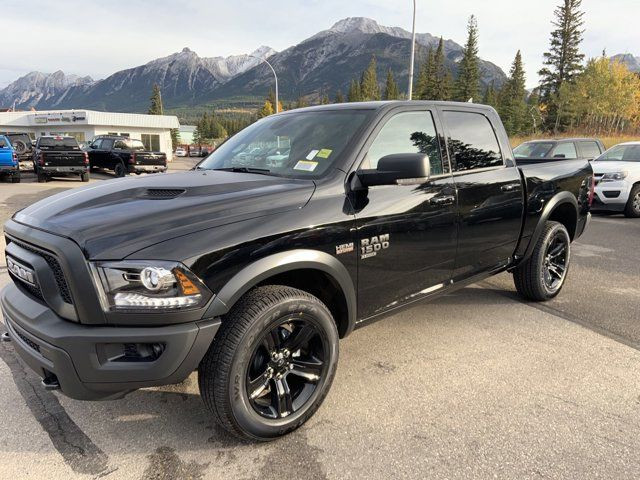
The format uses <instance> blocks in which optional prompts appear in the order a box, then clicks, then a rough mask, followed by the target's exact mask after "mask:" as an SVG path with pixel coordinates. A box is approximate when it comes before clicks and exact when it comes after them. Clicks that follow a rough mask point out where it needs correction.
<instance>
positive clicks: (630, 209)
mask: <svg viewBox="0 0 640 480" xmlns="http://www.w3.org/2000/svg"><path fill="white" fill-rule="evenodd" d="M638 194H640V185H636V186H634V187H633V188H632V189H631V193H630V194H629V201H628V202H629V204H628V205H627V207H626V211H625V213H626V214H627V216H628V217H632V218H638V217H640V210H638V209H636V208H635V206H634V204H633V202H634V200H635V198H636V196H637V195H638Z"/></svg>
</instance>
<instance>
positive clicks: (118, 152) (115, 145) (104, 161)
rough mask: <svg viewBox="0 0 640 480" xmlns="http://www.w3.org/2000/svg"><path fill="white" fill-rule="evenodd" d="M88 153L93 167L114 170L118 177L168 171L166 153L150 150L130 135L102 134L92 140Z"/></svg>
mask: <svg viewBox="0 0 640 480" xmlns="http://www.w3.org/2000/svg"><path fill="white" fill-rule="evenodd" d="M88 153H89V164H90V165H91V168H92V169H97V168H106V169H108V170H113V171H114V173H115V174H116V177H124V176H125V175H128V174H129V173H135V174H137V175H140V174H141V173H154V172H166V171H167V156H166V155H165V154H164V153H162V152H151V151H148V150H147V149H146V148H145V146H144V144H143V143H142V142H141V141H140V140H135V139H132V138H129V137H120V136H115V135H101V136H99V137H96V138H95V139H94V140H93V142H91V144H90V145H89V151H88Z"/></svg>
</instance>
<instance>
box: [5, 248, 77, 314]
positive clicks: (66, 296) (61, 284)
mask: <svg viewBox="0 0 640 480" xmlns="http://www.w3.org/2000/svg"><path fill="white" fill-rule="evenodd" d="M9 241H11V242H14V243H15V244H16V245H18V246H20V247H22V248H24V249H25V250H28V251H30V252H31V253H35V254H36V255H39V256H41V257H42V258H44V261H45V262H47V264H48V265H49V268H50V269H51V271H52V272H53V275H54V277H55V279H56V285H57V286H58V290H59V291H60V296H61V297H62V300H63V301H64V302H65V303H68V304H70V305H73V299H72V298H71V291H70V290H69V285H67V280H66V279H65V278H64V272H63V271H62V267H61V266H60V263H59V262H58V259H57V258H56V257H55V256H53V254H51V253H50V252H47V251H45V250H41V249H39V248H36V247H32V246H31V245H28V244H26V243H22V242H19V241H16V240H14V239H11V240H9V239H7V244H8V243H9ZM23 285H26V284H24V282H23ZM27 290H29V289H27ZM37 290H38V292H39V291H40V289H39V288H38V289H37ZM36 296H37V295H36ZM38 298H40V299H42V293H40V296H39V297H38Z"/></svg>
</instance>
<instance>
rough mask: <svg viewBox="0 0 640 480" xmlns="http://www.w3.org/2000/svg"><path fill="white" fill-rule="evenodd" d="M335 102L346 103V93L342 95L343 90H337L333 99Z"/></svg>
mask: <svg viewBox="0 0 640 480" xmlns="http://www.w3.org/2000/svg"><path fill="white" fill-rule="evenodd" d="M333 103H344V95H342V90H340V89H338V91H337V92H336V98H335V99H334V100H333Z"/></svg>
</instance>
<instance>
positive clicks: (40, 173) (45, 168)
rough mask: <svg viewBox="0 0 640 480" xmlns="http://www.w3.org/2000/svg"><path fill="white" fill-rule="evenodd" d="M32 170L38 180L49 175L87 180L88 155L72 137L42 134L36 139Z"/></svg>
mask: <svg viewBox="0 0 640 480" xmlns="http://www.w3.org/2000/svg"><path fill="white" fill-rule="evenodd" d="M33 171H34V173H35V174H36V175H37V177H38V182H40V183H43V182H47V181H48V180H49V179H51V177H60V176H64V177H66V176H69V175H74V176H78V177H79V178H80V180H82V181H83V182H88V181H89V156H88V155H87V153H86V152H84V151H82V149H81V148H80V145H78V141H77V140H76V139H75V138H74V137H61V136H42V137H39V138H38V140H36V145H35V149H34V152H33Z"/></svg>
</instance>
